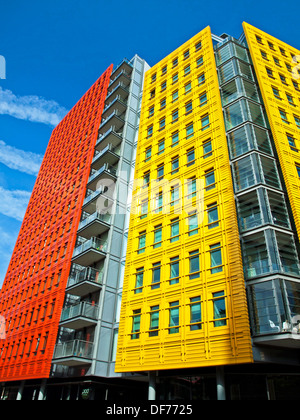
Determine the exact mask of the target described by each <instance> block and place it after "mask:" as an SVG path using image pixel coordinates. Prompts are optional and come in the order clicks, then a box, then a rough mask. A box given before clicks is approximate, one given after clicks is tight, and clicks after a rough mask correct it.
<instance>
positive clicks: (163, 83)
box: [161, 81, 167, 91]
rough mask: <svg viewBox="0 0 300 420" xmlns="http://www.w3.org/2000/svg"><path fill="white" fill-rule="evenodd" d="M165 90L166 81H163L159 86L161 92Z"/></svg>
mask: <svg viewBox="0 0 300 420" xmlns="http://www.w3.org/2000/svg"><path fill="white" fill-rule="evenodd" d="M166 88H167V82H166V81H163V82H162V84H161V90H162V91H163V90H165V89H166Z"/></svg>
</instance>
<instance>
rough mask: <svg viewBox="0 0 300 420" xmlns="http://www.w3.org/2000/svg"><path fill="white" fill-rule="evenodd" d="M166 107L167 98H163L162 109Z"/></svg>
mask: <svg viewBox="0 0 300 420" xmlns="http://www.w3.org/2000/svg"><path fill="white" fill-rule="evenodd" d="M165 107H166V98H163V99H162V100H161V101H160V109H164V108H165Z"/></svg>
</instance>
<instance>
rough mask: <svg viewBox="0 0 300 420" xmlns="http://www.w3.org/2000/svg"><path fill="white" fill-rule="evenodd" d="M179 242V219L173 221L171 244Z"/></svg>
mask: <svg viewBox="0 0 300 420" xmlns="http://www.w3.org/2000/svg"><path fill="white" fill-rule="evenodd" d="M176 241H179V218H178V217H177V218H176V219H173V220H171V237H170V242H171V243H172V242H176Z"/></svg>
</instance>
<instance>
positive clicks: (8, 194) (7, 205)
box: [0, 186, 31, 221]
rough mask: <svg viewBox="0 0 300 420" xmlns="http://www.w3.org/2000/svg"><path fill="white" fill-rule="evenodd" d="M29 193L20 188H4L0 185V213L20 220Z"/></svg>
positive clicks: (23, 213) (26, 204)
mask: <svg viewBox="0 0 300 420" xmlns="http://www.w3.org/2000/svg"><path fill="white" fill-rule="evenodd" d="M30 196H31V193H30V192H28V191H22V190H5V189H4V188H2V187H1V186H0V213H2V214H4V215H5V216H8V217H12V218H13V219H16V220H19V221H22V220H23V218H24V215H25V211H26V208H27V206H28V202H29V199H30Z"/></svg>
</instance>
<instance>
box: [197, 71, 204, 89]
mask: <svg viewBox="0 0 300 420" xmlns="http://www.w3.org/2000/svg"><path fill="white" fill-rule="evenodd" d="M204 83H205V73H201V74H200V76H198V86H201V85H203V84H204Z"/></svg>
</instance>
